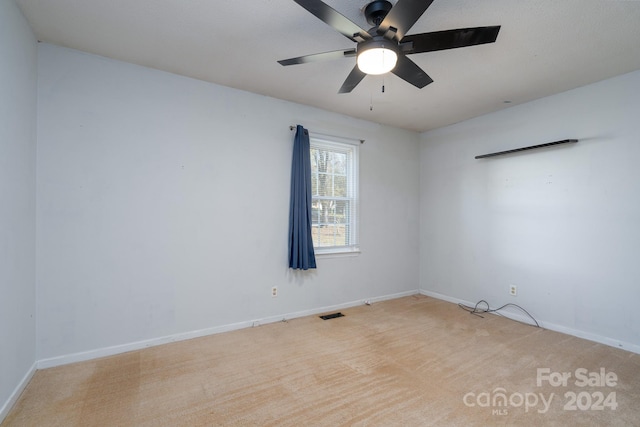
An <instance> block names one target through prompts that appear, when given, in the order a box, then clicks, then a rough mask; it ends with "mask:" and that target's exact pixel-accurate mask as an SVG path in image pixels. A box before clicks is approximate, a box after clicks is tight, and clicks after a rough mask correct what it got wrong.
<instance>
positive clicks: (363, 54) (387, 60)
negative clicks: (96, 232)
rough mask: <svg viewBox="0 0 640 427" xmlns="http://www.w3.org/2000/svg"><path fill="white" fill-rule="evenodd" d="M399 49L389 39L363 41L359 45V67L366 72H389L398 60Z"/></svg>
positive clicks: (377, 73) (375, 73) (374, 73)
mask: <svg viewBox="0 0 640 427" xmlns="http://www.w3.org/2000/svg"><path fill="white" fill-rule="evenodd" d="M397 50H398V49H397V46H395V45H394V44H393V42H390V41H388V40H375V39H374V40H371V41H368V42H363V43H361V44H360V45H358V58H357V59H356V62H357V64H358V68H359V69H360V71H362V72H363V73H365V74H372V75H379V74H385V73H388V72H389V71H391V70H393V68H394V67H395V66H396V63H397V62H398V52H397Z"/></svg>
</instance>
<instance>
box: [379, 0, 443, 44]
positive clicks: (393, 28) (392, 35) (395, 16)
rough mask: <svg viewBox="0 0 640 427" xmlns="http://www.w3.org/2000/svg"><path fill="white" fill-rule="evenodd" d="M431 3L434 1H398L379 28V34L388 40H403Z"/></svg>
mask: <svg viewBox="0 0 640 427" xmlns="http://www.w3.org/2000/svg"><path fill="white" fill-rule="evenodd" d="M431 3H433V0H398V2H397V3H396V4H395V6H393V7H392V8H391V10H390V11H389V13H388V14H387V16H386V17H385V18H384V20H383V21H382V22H381V23H380V25H379V26H378V34H382V35H383V36H385V37H386V38H388V39H392V40H396V41H398V40H402V38H403V37H404V35H405V34H406V33H407V31H409V29H410V28H411V27H413V24H415V23H416V21H417V20H418V19H420V17H421V16H422V14H423V13H424V11H425V10H427V8H428V7H429V6H431Z"/></svg>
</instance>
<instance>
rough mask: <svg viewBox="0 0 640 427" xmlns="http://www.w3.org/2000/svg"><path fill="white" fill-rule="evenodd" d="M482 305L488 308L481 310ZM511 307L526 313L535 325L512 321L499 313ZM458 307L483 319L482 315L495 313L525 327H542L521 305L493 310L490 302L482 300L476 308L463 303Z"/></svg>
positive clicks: (504, 306)
mask: <svg viewBox="0 0 640 427" xmlns="http://www.w3.org/2000/svg"><path fill="white" fill-rule="evenodd" d="M482 303H484V304H485V305H486V307H483V308H480V307H479V306H480V304H482ZM510 306H511V307H516V308H518V309H520V310H522V311H523V312H525V313H526V314H527V316H529V318H530V319H531V320H533V323H535V325H531V324H529V323H526V322H521V321H519V320H516V319H512V318H510V317H507V316H504V315H502V314H500V313H498V312H499V311H500V310H502V309H504V308H506V307H510ZM458 307H460V308H461V309H463V310H465V311H468V312H469V313H471V314H473V315H474V316H478V317H482V318H483V319H484V316H482V315H481V314H480V313H495V314H497V315H498V316H502V317H507V318H508V319H511V320H515V321H516V322H520V323H524V324H525V325H529V326H535V327H536V328H539V327H540V325H539V324H538V321H537V320H536V319H535V318H534V317H533V316H532V315H531V314H529V312H528V311H527V310H525V309H524V308H522V307H520V306H519V305H517V304H512V303H509V304H505V305H503V306H502V307H498V308H491V306H490V305H489V303H488V302H486V301H485V300H480V301H478V302H477V303H476V305H475V306H474V307H470V306H468V305H464V304H462V303H459V304H458Z"/></svg>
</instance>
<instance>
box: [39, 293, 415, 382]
mask: <svg viewBox="0 0 640 427" xmlns="http://www.w3.org/2000/svg"><path fill="white" fill-rule="evenodd" d="M417 293H418V290H417V289H416V290H413V291H407V292H400V293H396V294H391V295H384V296H381V297H375V298H364V299H362V300H357V301H351V302H347V303H343V304H336V305H331V306H326V307H319V308H314V309H311V310H303V311H296V312H293V313H287V314H281V315H277V316H270V317H264V318H261V319H253V320H248V321H244V322H238V323H231V324H227V325H221V326H214V327H211V328H206V329H200V330H196V331H189V332H183V333H179V334H174V335H169V336H165V337H159V338H152V339H149V340H144V341H137V342H132V343H128V344H122V345H116V346H111V347H104V348H99V349H95V350H89V351H83V352H79V353H73V354H67V355H64V356H57V357H52V358H48V359H41V360H38V361H37V362H36V365H37V368H38V369H45V368H52V367H54V366H60V365H67V364H69V363H75V362H83V361H85V360H91V359H97V358H99V357H106V356H113V355H115V354H120V353H126V352H128V351H134V350H140V349H143V348H148V347H154V346H157V345H162V344H168V343H172V342H176V341H184V340H188V339H192V338H198V337H203V336H207V335H213V334H219V333H222V332H229V331H235V330H238V329H244V328H250V327H253V326H259V325H266V324H269V323H275V322H281V321H283V320H289V319H295V318H298V317H305V316H312V315H314V314H320V313H326V312H329V311H334V310H341V309H344V308H349V307H355V306H358V305H362V304H364V303H365V301H368V302H371V303H373V302H379V301H385V300H390V299H395V298H401V297H405V296H410V295H416V294H417Z"/></svg>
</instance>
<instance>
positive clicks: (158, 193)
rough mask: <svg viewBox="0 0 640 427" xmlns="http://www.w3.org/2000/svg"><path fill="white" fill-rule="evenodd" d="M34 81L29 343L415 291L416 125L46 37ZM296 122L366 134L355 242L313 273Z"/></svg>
mask: <svg viewBox="0 0 640 427" xmlns="http://www.w3.org/2000/svg"><path fill="white" fill-rule="evenodd" d="M38 89H39V92H38V93H39V99H38V102H39V107H38V108H39V112H38V118H39V122H38V152H37V156H38V157H37V158H38V179H37V200H38V209H37V248H38V257H37V283H38V285H37V286H38V287H37V292H38V339H37V355H38V359H43V360H48V361H49V362H47V363H48V364H56V363H64V362H65V361H70V360H74V357H76V356H77V355H78V354H80V355H81V356H79V357H85V356H86V357H90V356H95V355H96V354H101V353H100V352H99V351H98V353H96V352H95V351H96V350H97V349H98V350H99V349H107V350H105V352H107V353H108V352H117V351H120V350H123V349H127V348H129V347H127V345H128V344H130V343H140V342H144V341H145V340H154V339H157V338H159V337H165V336H173V335H180V334H188V333H190V332H192V331H199V330H203V329H204V330H211V329H210V328H216V327H224V326H225V325H236V324H243V325H244V324H246V322H248V321H251V320H253V319H274V318H277V317H278V316H284V315H288V314H291V313H294V314H295V313H302V312H308V311H313V310H317V309H320V308H323V307H332V306H338V305H340V304H347V303H353V302H360V301H362V300H363V299H366V298H372V297H384V296H391V295H397V294H402V293H409V292H416V291H417V289H418V269H417V267H416V265H417V262H418V234H417V228H418V220H419V218H418V211H419V209H418V195H419V192H418V185H419V161H418V153H419V135H418V134H415V133H412V132H408V131H403V130H398V129H393V128H389V127H385V126H380V125H377V124H374V123H370V122H365V121H361V120H355V119H352V118H349V117H345V116H342V115H337V114H333V113H328V112H326V111H322V110H318V109H314V108H310V107H306V106H302V105H297V104H292V103H288V102H285V101H280V100H276V99H272V98H267V97H263V96H259V95H255V94H251V93H247V92H243V91H239V90H235V89H230V88H226V87H222V86H217V85H214V84H209V83H205V82H201V81H197V80H192V79H188V78H184V77H180V76H176V75H172V74H168V73H164V72H160V71H156V70H151V69H147V68H143V67H139V66H134V65H131V64H127V63H122V62H117V61H113V60H110V59H106V58H101V57H96V56H93V55H88V54H84V53H81V52H78V51H74V50H69V49H64V48H60V47H56V46H52V45H47V44H41V45H40V48H39V87H38ZM295 124H302V125H304V126H305V127H307V128H309V129H310V130H311V131H312V132H314V131H315V132H321V133H328V134H333V135H341V136H345V137H355V138H364V139H366V143H365V144H364V145H362V146H361V151H360V173H361V187H360V188H361V196H362V202H361V212H362V214H361V248H362V253H361V254H360V255H358V256H352V257H339V258H320V259H319V261H318V269H317V270H316V271H309V272H306V273H295V272H292V271H290V270H288V269H287V258H286V256H287V238H286V235H287V226H288V208H289V179H290V167H291V166H290V163H291V153H292V144H293V133H292V132H291V131H290V130H289V126H290V125H295ZM272 286H278V287H279V295H278V297H277V298H272V297H271V295H270V294H271V287H272ZM243 322H245V323H243ZM110 347H113V348H111V349H109V348H110ZM83 352H89V353H84V355H83ZM70 355H71V356H70ZM74 355H76V356H74Z"/></svg>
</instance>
